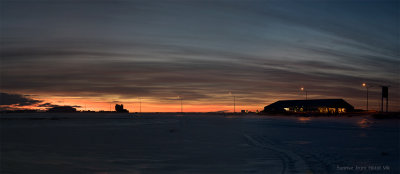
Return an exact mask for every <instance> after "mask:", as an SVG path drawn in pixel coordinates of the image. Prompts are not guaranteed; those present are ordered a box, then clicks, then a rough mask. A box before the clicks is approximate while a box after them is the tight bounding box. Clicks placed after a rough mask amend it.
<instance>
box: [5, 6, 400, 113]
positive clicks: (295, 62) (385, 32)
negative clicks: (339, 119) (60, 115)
mask: <svg viewBox="0 0 400 174" xmlns="http://www.w3.org/2000/svg"><path fill="white" fill-rule="evenodd" d="M399 7H400V2H399V1H385V0H378V1H371V0H313V1H311V0H308V1H306V0H302V1H299V0H297V1H296V0H291V1H289V0H283V1H271V0H266V1H239V0H230V1H228V0H223V1H218V0H217V1H210V0H178V1H170V0H164V1H156V0H151V1H144V0H132V1H127V0H125V1H118V0H113V1H106V0H102V1H89V0H84V1H79V0H57V1H51V0H35V1H34V0H13V1H8V0H1V1H0V56H1V60H0V67H1V69H0V75H1V76H0V92H1V102H0V107H1V108H3V109H4V108H36V109H40V108H42V109H45V108H46V107H51V106H56V105H72V106H76V107H78V108H79V109H80V110H85V109H86V110H89V109H90V110H110V106H111V105H112V107H113V105H115V104H116V103H123V104H124V105H125V108H127V109H128V110H130V111H133V112H138V111H139V108H140V107H139V105H140V103H141V110H142V112H178V111H180V109H181V105H180V102H181V99H182V103H183V110H184V111H186V112H211V111H227V112H231V111H233V109H234V108H233V104H234V101H233V97H235V105H236V107H235V109H236V112H237V111H240V110H251V111H256V110H262V109H263V107H264V106H266V105H268V104H270V103H273V102H275V101H277V100H291V99H305V92H304V91H300V88H301V87H303V88H304V89H305V90H306V91H307V97H308V99H324V98H342V99H345V100H346V101H348V102H349V103H350V104H352V105H353V106H355V108H359V109H365V106H366V88H364V87H362V85H361V84H362V83H367V85H368V86H371V87H370V88H369V108H370V109H375V110H379V108H380V92H381V91H380V90H381V89H380V86H382V85H388V86H390V87H389V106H390V108H389V109H390V110H392V111H395V110H396V111H397V110H400V109H399V108H400V101H399V97H400V92H399V91H400V90H399V82H400V77H399V65H400V59H399V55H400V54H399V45H400V41H399V31H400V30H399V26H400V25H399V21H400V20H399V18H400V12H399ZM6 99H7V100H6Z"/></svg>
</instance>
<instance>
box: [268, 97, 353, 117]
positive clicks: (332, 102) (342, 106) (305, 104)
mask: <svg viewBox="0 0 400 174" xmlns="http://www.w3.org/2000/svg"><path fill="white" fill-rule="evenodd" d="M353 110H354V107H353V106H352V105H350V104H349V103H347V102H346V101H344V100H343V99H317V100H280V101H277V102H275V103H272V104H270V105H268V106H265V107H264V112H277V113H280V112H315V113H326V114H338V113H339V114H340V113H345V112H351V111H353Z"/></svg>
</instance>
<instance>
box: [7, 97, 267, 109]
mask: <svg viewBox="0 0 400 174" xmlns="http://www.w3.org/2000/svg"><path fill="white" fill-rule="evenodd" d="M37 99H38V100H42V101H43V102H42V103H41V104H43V103H51V104H52V105H59V106H79V107H76V109H77V110H78V111H88V110H90V111H115V108H114V107H115V105H116V104H123V105H124V108H125V109H127V110H129V112H140V110H141V112H181V103H180V100H172V101H171V102H170V103H165V102H164V103H163V102H160V101H157V100H154V99H144V98H141V99H140V102H141V104H140V102H139V99H130V100H126V101H118V102H117V101H114V102H104V101H101V100H100V99H97V98H93V99H83V98H79V97H62V98H53V97H50V98H37ZM39 105H40V104H37V105H34V106H26V107H15V108H16V109H39V110H46V109H47V108H50V107H39ZM140 105H141V109H140ZM263 107H264V106H263V105H262V104H261V105H259V106H255V105H243V104H241V103H239V102H237V103H236V112H240V111H241V110H248V111H253V112H255V111H257V110H259V111H261V110H262V109H263ZM182 108H183V112H233V104H232V103H231V101H229V102H226V104H223V103H221V102H219V103H216V104H210V102H207V103H204V102H195V101H184V102H183V105H182Z"/></svg>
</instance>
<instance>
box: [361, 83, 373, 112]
mask: <svg viewBox="0 0 400 174" xmlns="http://www.w3.org/2000/svg"><path fill="white" fill-rule="evenodd" d="M362 86H363V87H365V88H366V89H367V111H368V88H370V87H371V86H368V85H367V84H366V83H363V84H362Z"/></svg>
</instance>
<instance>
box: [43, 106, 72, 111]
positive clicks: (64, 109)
mask: <svg viewBox="0 0 400 174" xmlns="http://www.w3.org/2000/svg"><path fill="white" fill-rule="evenodd" d="M47 112H76V109H75V108H74V107H72V106H56V107H52V108H50V109H48V110H47Z"/></svg>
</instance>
